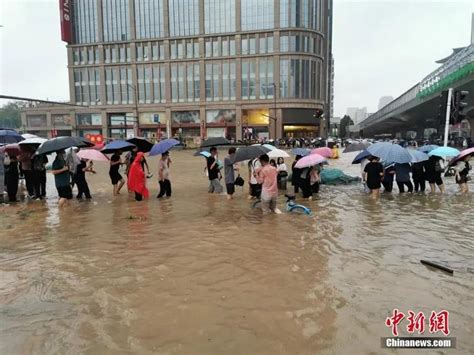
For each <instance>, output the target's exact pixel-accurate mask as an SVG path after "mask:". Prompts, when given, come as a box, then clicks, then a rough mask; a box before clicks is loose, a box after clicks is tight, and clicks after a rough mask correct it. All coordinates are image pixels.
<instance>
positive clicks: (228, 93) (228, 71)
mask: <svg viewBox="0 0 474 355" xmlns="http://www.w3.org/2000/svg"><path fill="white" fill-rule="evenodd" d="M235 89H236V82H235V60H226V61H224V62H223V63H222V99H223V100H235Z"/></svg>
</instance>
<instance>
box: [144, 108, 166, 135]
mask: <svg viewBox="0 0 474 355" xmlns="http://www.w3.org/2000/svg"><path fill="white" fill-rule="evenodd" d="M138 122H139V129H138V135H139V136H142V137H144V138H148V139H149V140H150V141H152V142H155V141H159V140H160V139H161V138H166V137H167V136H168V135H167V128H166V126H167V120H166V113H165V112H164V111H163V112H143V113H140V115H139V118H138Z"/></svg>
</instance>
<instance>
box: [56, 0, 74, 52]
mask: <svg viewBox="0 0 474 355" xmlns="http://www.w3.org/2000/svg"><path fill="white" fill-rule="evenodd" d="M71 2H72V0H59V16H60V18H61V40H62V41H63V42H66V43H68V44H71V43H72V22H71V21H72V11H71V7H72V4H71Z"/></svg>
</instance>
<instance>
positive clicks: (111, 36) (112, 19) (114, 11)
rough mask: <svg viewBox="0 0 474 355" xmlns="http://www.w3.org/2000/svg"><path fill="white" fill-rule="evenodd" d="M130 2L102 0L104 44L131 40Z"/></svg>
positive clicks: (126, 0)
mask: <svg viewBox="0 0 474 355" xmlns="http://www.w3.org/2000/svg"><path fill="white" fill-rule="evenodd" d="M128 4H129V0H102V13H103V30H104V42H116V41H127V40H129V39H130V25H129V8H128Z"/></svg>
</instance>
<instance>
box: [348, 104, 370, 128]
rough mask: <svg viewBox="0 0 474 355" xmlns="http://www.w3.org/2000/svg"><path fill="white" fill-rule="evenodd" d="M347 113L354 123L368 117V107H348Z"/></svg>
mask: <svg viewBox="0 0 474 355" xmlns="http://www.w3.org/2000/svg"><path fill="white" fill-rule="evenodd" d="M346 115H347V116H349V117H350V118H351V119H352V121H353V122H354V125H356V124H358V123H359V122H361V121H363V120H365V119H366V118H367V107H348V108H347V111H346Z"/></svg>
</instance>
